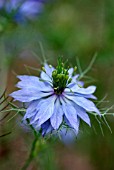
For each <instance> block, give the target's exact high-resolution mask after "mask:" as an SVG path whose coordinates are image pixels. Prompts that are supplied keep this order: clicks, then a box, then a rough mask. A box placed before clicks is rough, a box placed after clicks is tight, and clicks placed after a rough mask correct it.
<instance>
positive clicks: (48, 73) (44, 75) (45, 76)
mask: <svg viewBox="0 0 114 170" xmlns="http://www.w3.org/2000/svg"><path fill="white" fill-rule="evenodd" d="M44 68H45V71H46V73H45V72H44V71H42V72H41V74H40V77H41V78H42V79H43V80H46V81H48V82H52V79H51V77H52V72H53V70H54V68H53V67H51V68H50V67H49V66H48V64H45V65H44Z"/></svg>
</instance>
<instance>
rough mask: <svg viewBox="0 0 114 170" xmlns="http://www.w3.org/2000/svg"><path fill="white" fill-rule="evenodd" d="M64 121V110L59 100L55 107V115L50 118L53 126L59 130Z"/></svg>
mask: <svg viewBox="0 0 114 170" xmlns="http://www.w3.org/2000/svg"><path fill="white" fill-rule="evenodd" d="M62 120H63V110H62V108H61V104H60V101H59V99H57V101H56V103H55V106H54V113H53V115H52V116H51V118H50V121H51V125H52V127H53V128H54V129H58V128H59V126H60V124H61V123H62Z"/></svg>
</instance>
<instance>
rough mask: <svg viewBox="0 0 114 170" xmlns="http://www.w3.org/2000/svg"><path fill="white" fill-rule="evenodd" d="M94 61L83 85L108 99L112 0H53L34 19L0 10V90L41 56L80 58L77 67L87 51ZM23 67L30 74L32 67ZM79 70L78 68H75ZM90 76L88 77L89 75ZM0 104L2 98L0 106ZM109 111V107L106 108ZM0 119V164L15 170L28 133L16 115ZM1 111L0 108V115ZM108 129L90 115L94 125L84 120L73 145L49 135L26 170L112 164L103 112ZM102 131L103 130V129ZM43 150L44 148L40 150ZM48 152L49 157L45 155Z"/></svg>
mask: <svg viewBox="0 0 114 170" xmlns="http://www.w3.org/2000/svg"><path fill="white" fill-rule="evenodd" d="M94 55H97V57H96V61H95V63H94V65H93V66H92V68H91V70H90V72H89V73H88V74H87V75H88V76H90V77H91V78H92V79H87V81H86V85H90V84H95V85H96V86H97V91H96V95H97V97H98V99H99V100H101V99H102V98H103V97H104V96H105V95H107V97H106V99H105V100H107V101H109V102H104V103H102V104H101V107H110V106H112V105H113V103H114V1H113V0H96V1H91V0H85V1H83V0H53V1H47V2H46V3H45V4H44V8H43V10H42V12H41V13H40V14H39V15H38V16H37V18H35V20H31V21H27V22H26V23H16V22H14V21H13V20H11V19H10V20H8V19H6V18H3V17H1V16H0V93H1V94H2V93H3V91H4V89H5V88H6V87H7V91H8V92H7V93H10V92H12V91H13V90H14V89H15V87H14V84H15V83H16V82H17V79H16V75H17V74H28V67H27V66H30V67H32V68H40V67H41V64H42V62H43V61H44V56H45V58H46V59H47V61H48V62H49V63H50V64H52V65H56V62H57V58H58V56H63V60H64V61H66V60H67V59H68V63H69V65H70V66H75V65H77V58H78V61H80V64H81V68H82V70H85V69H86V68H87V66H88V65H89V63H90V61H91V59H92V57H93V56H94ZM32 68H31V69H29V72H30V73H31V74H34V75H39V72H38V71H37V70H33V69H32ZM78 71H79V70H78ZM91 80H92V81H91ZM0 107H1V108H3V107H4V106H3V104H2V105H1V106H0ZM110 112H111V113H113V112H114V110H113V109H112V110H111V111H110ZM13 114H14V113H11V115H9V117H7V118H6V119H4V120H3V121H0V135H3V134H5V133H7V132H11V134H9V135H7V136H4V137H0V169H1V170H10V169H11V170H19V169H21V167H22V165H23V164H24V161H25V160H26V159H27V156H28V154H29V151H30V147H31V143H32V133H31V132H30V130H29V129H26V128H25V127H23V126H22V125H21V124H20V116H16V117H14V119H12V120H11V121H8V120H9V118H10V117H11V116H13ZM3 116H4V115H3V114H1V115H0V118H1V119H2V117H3ZM106 119H107V121H108V123H109V125H110V127H111V129H112V133H111V132H110V131H109V128H108V127H107V125H106V124H104V123H102V124H101V126H102V129H103V133H102V130H101V128H100V125H99V123H98V122H97V121H96V120H95V119H93V121H92V123H93V124H94V128H89V127H88V126H86V125H85V124H84V125H82V128H81V129H80V134H79V136H78V139H77V140H76V142H75V143H74V144H73V145H70V146H66V145H64V144H62V143H61V142H56V141H51V142H50V144H49V146H48V147H46V148H45V150H46V154H45V153H40V152H39V156H38V160H40V159H41V161H40V162H42V164H41V166H39V161H38V160H37V158H36V159H35V160H34V161H33V163H32V164H31V166H30V167H29V168H28V170H37V169H41V170H43V169H45V170H55V169H57V170H101V169H102V170H113V169H114V117H113V116H109V115H107V116H106ZM103 134H104V135H103ZM43 151H44V150H43ZM48 157H50V158H49V159H48Z"/></svg>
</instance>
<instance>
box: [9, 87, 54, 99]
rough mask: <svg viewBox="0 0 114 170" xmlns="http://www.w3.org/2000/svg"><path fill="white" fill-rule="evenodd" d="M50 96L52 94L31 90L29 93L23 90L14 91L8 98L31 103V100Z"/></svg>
mask: <svg viewBox="0 0 114 170" xmlns="http://www.w3.org/2000/svg"><path fill="white" fill-rule="evenodd" d="M52 94H53V92H49V93H43V92H39V91H36V90H34V89H32V90H31V91H30V90H27V89H24V90H18V91H15V92H13V93H11V94H10V96H11V97H13V98H14V99H15V100H17V101H20V102H31V101H32V100H37V99H40V98H42V97H47V96H49V95H52Z"/></svg>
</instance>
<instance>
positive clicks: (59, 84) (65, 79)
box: [52, 59, 72, 95]
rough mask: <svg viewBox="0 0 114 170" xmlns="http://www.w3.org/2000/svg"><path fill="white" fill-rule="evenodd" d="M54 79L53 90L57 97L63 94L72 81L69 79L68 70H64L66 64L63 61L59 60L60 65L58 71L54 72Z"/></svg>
mask: <svg viewBox="0 0 114 170" xmlns="http://www.w3.org/2000/svg"><path fill="white" fill-rule="evenodd" d="M52 78H53V88H54V92H55V93H56V94H57V95H60V94H62V92H63V91H64V89H65V88H66V86H67V84H69V83H70V82H71V81H72V79H71V78H69V73H68V69H65V68H64V64H63V63H62V61H61V59H59V60H58V65H57V67H56V69H55V70H54V71H53V72H52Z"/></svg>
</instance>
